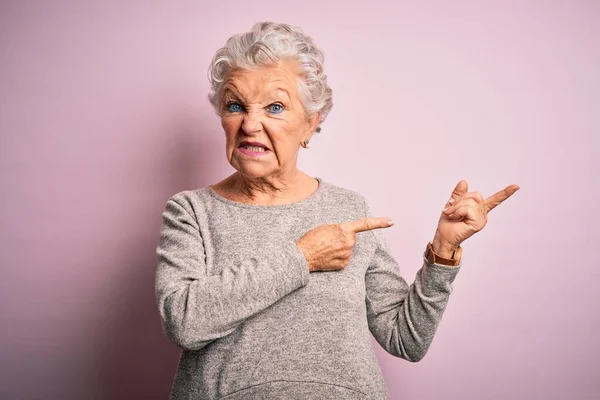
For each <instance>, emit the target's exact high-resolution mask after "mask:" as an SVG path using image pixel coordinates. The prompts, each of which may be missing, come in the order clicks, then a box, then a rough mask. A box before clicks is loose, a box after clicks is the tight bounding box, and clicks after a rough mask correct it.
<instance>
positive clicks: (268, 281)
mask: <svg viewBox="0 0 600 400" xmlns="http://www.w3.org/2000/svg"><path fill="white" fill-rule="evenodd" d="M162 218H163V220H162V227H161V232H160V241H159V244H158V247H157V250H156V252H157V256H158V266H157V270H156V299H157V303H158V309H159V313H160V317H161V322H162V327H163V330H164V333H165V335H166V336H167V338H168V339H169V340H171V341H172V342H173V343H175V344H176V345H178V346H179V347H181V348H183V349H186V350H198V349H201V348H202V347H204V346H206V345H207V344H209V343H210V342H212V341H214V340H216V339H219V338H221V337H224V336H226V335H229V334H230V333H232V332H233V331H234V330H235V329H236V327H237V326H238V325H239V324H240V323H242V322H243V321H244V320H246V319H247V318H250V317H252V316H253V315H255V314H256V313H258V312H260V311H261V310H264V309H265V308H267V307H269V306H270V305H272V304H273V303H275V302H276V301H278V300H279V299H281V298H282V297H284V296H286V295H288V294H289V293H291V292H293V291H294V290H296V289H298V288H300V287H302V286H304V285H306V283H307V282H308V277H309V270H308V265H307V263H306V260H305V258H304V256H303V255H302V253H301V252H300V250H299V249H298V247H297V246H296V245H295V243H294V242H292V241H290V242H289V243H288V242H282V243H281V244H280V246H278V247H277V248H272V247H265V248H264V252H262V253H261V254H260V257H258V258H256V257H248V258H247V259H245V260H243V261H241V262H239V263H236V264H234V263H232V264H230V265H224V266H223V270H222V271H223V272H222V273H221V274H219V275H209V274H208V273H207V271H206V264H205V252H204V243H203V240H202V236H201V234H200V228H199V226H198V222H197V221H196V218H194V216H193V214H192V211H191V208H190V207H189V206H187V207H186V204H185V203H184V202H183V201H181V202H178V201H176V200H174V199H170V200H169V201H168V202H167V204H166V207H165V211H164V212H163V214H162Z"/></svg>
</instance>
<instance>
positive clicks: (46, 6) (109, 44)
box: [0, 0, 600, 400]
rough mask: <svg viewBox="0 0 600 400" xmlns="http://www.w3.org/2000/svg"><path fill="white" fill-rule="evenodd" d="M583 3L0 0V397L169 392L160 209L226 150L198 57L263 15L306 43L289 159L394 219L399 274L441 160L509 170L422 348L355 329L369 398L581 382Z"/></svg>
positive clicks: (208, 180) (593, 336)
mask: <svg viewBox="0 0 600 400" xmlns="http://www.w3.org/2000/svg"><path fill="white" fill-rule="evenodd" d="M599 18H600V3H598V2H595V1H566V0H565V1H485V2H483V1H452V2H450V1H439V2H431V1H430V2H416V1H415V2H405V1H393V0H388V1H381V0H379V1H349V2H342V1H323V0H319V1H314V0H307V1H301V0H298V1H293V2H291V1H263V2H249V1H236V0H233V1H229V2H225V1H224V2H215V1H211V2H208V1H195V2H193V1H187V2H186V1H178V2H158V1H156V2H149V1H108V2H106V1H103V2H100V1H97V2H81V1H35V2H34V1H2V3H1V5H0V132H1V141H0V190H1V195H2V197H1V198H2V204H1V207H0V227H1V237H0V239H1V240H0V243H1V244H0V245H1V249H0V250H1V255H2V259H1V260H2V261H1V267H2V270H1V271H2V277H1V279H0V296H1V298H0V307H1V320H0V326H1V329H0V346H1V348H0V350H1V352H0V363H1V381H0V398H2V399H7V400H13V399H15V400H16V399H111V400H115V399H116V400H120V399H165V398H167V396H168V393H169V390H170V386H171V382H172V379H173V375H174V373H175V368H176V364H177V360H178V355H179V350H178V349H177V348H176V347H175V346H174V345H172V344H170V343H169V342H168V341H167V339H166V338H165V337H164V336H163V333H162V331H161V328H160V323H159V317H158V311H157V308H156V305H155V298H154V274H155V268H156V256H155V248H156V245H157V243H158V234H159V228H160V223H161V213H162V211H163V208H164V205H165V202H166V200H167V199H168V198H169V197H170V196H171V195H173V194H175V193H176V192H179V191H181V190H185V189H193V188H198V187H201V186H205V185H208V184H212V183H215V182H217V181H218V180H220V179H222V178H223V177H225V176H226V175H228V174H230V173H232V172H233V170H232V168H231V167H230V166H229V165H228V163H227V161H226V158H225V150H224V135H223V133H222V130H221V127H220V121H219V119H218V118H217V116H216V115H215V114H214V112H213V110H212V109H211V107H210V105H209V103H208V101H207V99H206V96H207V93H208V81H207V77H206V71H207V67H208V65H209V62H210V60H211V57H212V55H213V54H214V52H215V51H216V50H217V49H218V48H219V47H220V46H221V45H223V44H224V42H225V40H226V39H227V38H228V37H229V36H231V35H232V34H234V33H238V32H243V31H247V30H248V29H250V27H251V26H252V25H253V23H254V22H257V21H262V20H273V21H277V22H287V23H290V24H293V25H297V26H300V27H302V28H303V29H304V31H305V32H307V33H308V34H309V35H311V36H312V37H313V38H314V39H315V40H316V43H317V44H318V46H320V47H321V48H322V49H323V50H324V51H325V53H326V70H327V73H328V76H329V82H330V84H331V86H332V88H333V91H334V107H333V110H332V112H331V114H330V116H329V119H328V120H327V121H326V122H325V124H324V125H323V131H322V132H321V133H320V134H318V135H316V136H315V137H314V139H313V141H312V143H311V145H312V146H311V148H310V150H302V151H301V155H300V160H299V164H300V168H302V169H303V170H304V171H306V172H307V173H309V174H312V175H314V176H319V177H322V178H323V179H325V180H327V181H329V182H331V183H334V184H337V185H340V186H343V187H346V188H349V189H353V190H356V191H358V192H360V193H362V194H364V195H365V196H367V198H368V199H369V201H370V203H371V206H372V208H373V210H374V212H375V213H376V214H377V215H381V216H387V217H390V218H392V219H393V220H394V221H395V222H396V224H395V226H394V227H393V228H391V229H389V230H387V231H386V237H387V239H388V241H389V243H390V247H391V249H392V251H393V253H394V255H395V256H396V258H397V259H398V261H399V263H400V266H401V273H402V274H403V276H404V277H405V278H406V279H407V280H408V281H409V282H412V281H413V279H414V275H415V273H416V271H417V270H418V269H419V268H420V267H421V263H422V258H421V257H422V254H423V250H424V248H425V244H426V243H427V241H429V240H431V239H432V238H433V234H434V230H435V227H436V223H437V219H438V216H439V213H440V210H441V208H442V206H443V205H444V203H445V202H446V200H447V199H448V197H449V195H450V192H451V190H452V189H453V187H454V185H456V183H457V182H458V181H459V180H460V179H467V180H468V182H469V184H470V186H469V189H470V190H471V191H475V190H478V191H481V192H482V193H483V194H484V195H485V196H489V195H491V194H492V193H494V192H495V191H497V190H500V189H502V188H504V187H505V186H506V185H509V184H512V183H517V184H519V185H520V186H521V190H520V191H519V192H517V194H516V195H515V196H514V197H513V198H511V199H509V200H508V201H507V202H506V203H504V204H502V205H501V206H500V207H498V208H497V209H496V210H494V211H493V212H492V214H491V215H490V219H489V223H488V226H487V227H486V228H485V229H484V230H483V231H482V232H481V233H479V234H477V235H476V236H474V237H473V238H471V239H469V240H468V241H467V242H465V243H464V263H463V267H462V271H461V272H460V274H459V275H458V277H457V279H456V281H455V285H454V292H453V294H452V296H451V298H450V302H449V305H448V308H447V310H446V313H445V315H444V318H443V319H442V322H441V325H440V327H439V329H438V333H437V335H436V338H435V339H434V342H433V345H432V346H431V348H430V350H429V353H428V354H427V356H426V357H425V359H424V360H423V361H421V362H419V363H416V364H414V363H409V362H406V361H403V360H401V359H397V358H394V357H392V356H390V355H388V354H386V353H385V352H384V351H383V350H382V349H381V348H380V347H379V345H378V344H377V343H376V342H375V341H373V344H374V345H375V346H376V348H377V355H378V358H379V361H380V364H381V367H382V370H383V373H384V375H385V380H386V382H387V386H388V391H389V394H390V397H391V398H392V399H411V400H423V399H592V398H598V397H599V396H600V363H599V360H600V339H599V338H600V335H598V331H599V330H600V314H599V312H598V308H597V307H598V305H599V304H600V290H599V289H598V288H599V284H600V279H599V278H600V261H599V260H600V250H599V248H600V247H599V246H598V242H599V241H600V235H599V234H598V229H599V227H600V219H599V210H598V206H599V204H600V189H599V181H600V179H599V175H600V174H599V172H600V171H599V161H598V155H599V154H598V153H599V150H600V140H599V139H598V137H599V135H598V128H597V122H598V116H599V115H600V97H599V93H600V78H599V77H600V73H599V72H598V71H600V29H599V28H598V19H599ZM298 368H302V366H301V365H299V366H298Z"/></svg>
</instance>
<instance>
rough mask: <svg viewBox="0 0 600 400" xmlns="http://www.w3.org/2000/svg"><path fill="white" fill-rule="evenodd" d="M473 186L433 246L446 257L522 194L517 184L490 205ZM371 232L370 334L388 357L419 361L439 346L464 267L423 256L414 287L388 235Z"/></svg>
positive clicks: (442, 223)
mask: <svg viewBox="0 0 600 400" xmlns="http://www.w3.org/2000/svg"><path fill="white" fill-rule="evenodd" d="M467 187H468V186H467V182H466V181H461V182H459V184H458V185H457V186H456V188H455V189H454V191H453V193H452V196H451V198H450V199H449V200H448V202H447V203H446V207H445V208H444V210H443V212H442V215H441V216H440V220H439V222H438V227H437V229H436V233H435V236H434V239H433V242H432V243H433V250H434V252H435V253H436V254H437V255H438V256H440V257H443V258H451V257H452V254H453V252H454V250H456V249H457V248H458V247H459V246H460V244H461V243H462V242H463V241H464V240H465V239H467V238H468V237H470V236H472V235H473V234H474V233H476V232H478V231H480V230H481V229H483V227H484V226H485V224H486V222H487V213H488V212H489V211H490V210H492V209H493V208H495V207H496V206H497V205H498V204H500V203H502V201H504V200H506V199H507V198H508V197H510V196H511V195H512V194H514V192H516V191H517V190H518V189H519V187H518V186H517V185H511V186H508V187H507V188H506V189H504V190H502V191H500V192H498V193H496V194H495V195H493V196H491V197H489V198H488V199H485V200H484V199H483V197H482V196H481V194H480V193H478V192H474V193H467ZM365 207H366V210H367V211H366V215H367V217H370V216H371V215H370V212H369V211H368V207H367V206H366V204H365ZM370 232H371V234H373V235H374V238H375V243H376V247H375V251H374V253H373V256H372V257H371V261H370V264H369V267H368V269H367V272H366V275H365V286H366V306H367V319H368V324H369V330H370V331H371V333H372V334H373V336H374V337H375V339H376V340H377V341H378V342H379V344H380V345H381V346H382V347H383V348H384V349H385V350H386V351H387V352H388V353H390V354H392V355H394V356H397V357H401V358H403V359H406V360H408V361H413V362H416V361H419V360H421V359H422V358H423V357H424V356H425V354H426V353H427V350H428V349H429V346H430V345H431V342H432V341H433V337H434V334H435V332H436V330H437V327H438V325H439V323H440V320H441V318H442V315H443V313H444V310H445V309H446V305H447V303H448V298H449V297H450V294H451V293H452V282H453V281H454V279H455V277H456V275H457V274H458V271H459V270H460V266H461V264H462V262H461V261H459V263H458V265H456V266H447V265H441V264H436V263H429V262H428V261H427V259H426V258H425V257H423V266H422V267H421V269H419V271H418V272H417V274H416V276H415V280H414V282H413V283H412V284H411V285H408V283H407V282H406V280H405V279H404V278H403V277H402V276H401V275H400V268H399V266H398V263H397V262H396V260H395V259H394V258H393V257H392V255H391V253H390V251H389V248H388V246H387V243H386V241H385V238H384V236H383V232H382V231H381V230H373V231H370ZM424 247H425V246H424Z"/></svg>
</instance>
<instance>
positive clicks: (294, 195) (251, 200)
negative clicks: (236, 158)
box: [213, 171, 318, 205]
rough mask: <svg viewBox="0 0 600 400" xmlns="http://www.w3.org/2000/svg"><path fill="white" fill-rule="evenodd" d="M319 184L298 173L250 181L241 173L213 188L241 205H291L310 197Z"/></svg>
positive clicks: (302, 173)
mask: <svg viewBox="0 0 600 400" xmlns="http://www.w3.org/2000/svg"><path fill="white" fill-rule="evenodd" d="M317 187H318V182H317V181H316V180H315V179H314V178H312V177H310V176H308V175H306V174H305V173H304V172H301V171H297V172H295V173H294V174H288V175H287V176H286V177H265V178H259V179H249V178H247V177H245V176H243V175H241V174H240V173H239V172H236V173H234V174H233V175H231V176H229V177H228V178H226V179H225V180H223V181H221V182H219V183H218V184H216V185H214V186H213V190H216V191H217V192H218V193H219V194H221V195H222V196H224V197H227V198H229V199H231V200H234V201H238V202H241V203H248V204H257V205H278V204H289V203H295V202H297V201H301V200H303V199H305V198H306V197H308V196H310V195H311V194H312V193H313V192H314V191H315V190H316V189H317Z"/></svg>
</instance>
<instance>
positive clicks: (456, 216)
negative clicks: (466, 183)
mask: <svg viewBox="0 0 600 400" xmlns="http://www.w3.org/2000/svg"><path fill="white" fill-rule="evenodd" d="M472 208H473V206H472V205H471V204H463V205H462V206H460V207H458V208H456V209H455V210H454V211H453V212H452V213H451V214H449V215H448V218H449V219H451V220H453V221H459V220H462V219H465V217H466V216H467V215H469V210H471V209H472Z"/></svg>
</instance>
